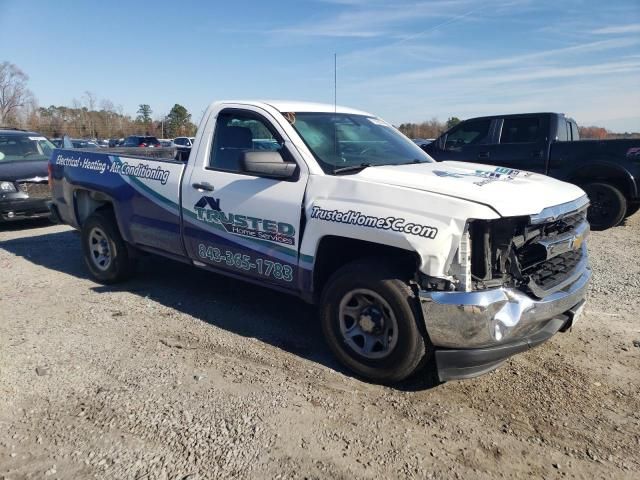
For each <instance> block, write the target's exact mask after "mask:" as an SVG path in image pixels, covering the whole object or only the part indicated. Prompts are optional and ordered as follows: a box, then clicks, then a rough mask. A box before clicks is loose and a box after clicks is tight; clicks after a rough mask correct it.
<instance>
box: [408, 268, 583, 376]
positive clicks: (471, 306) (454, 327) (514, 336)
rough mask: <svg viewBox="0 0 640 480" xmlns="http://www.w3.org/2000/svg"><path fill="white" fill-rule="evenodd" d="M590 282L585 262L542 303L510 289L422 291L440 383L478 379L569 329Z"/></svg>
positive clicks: (423, 308) (422, 303)
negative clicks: (441, 381)
mask: <svg viewBox="0 0 640 480" xmlns="http://www.w3.org/2000/svg"><path fill="white" fill-rule="evenodd" d="M590 278H591V269H590V267H589V265H588V263H587V262H585V263H584V264H583V265H581V266H580V268H579V269H577V271H576V274H575V276H574V278H573V279H572V282H571V283H570V284H568V285H565V286H564V287H563V288H562V289H561V290H559V291H557V292H555V293H552V294H550V295H548V296H546V297H544V298H542V299H536V298H534V297H531V296H529V295H527V294H525V293H524V292H522V291H520V290H517V289H513V288H495V289H488V290H479V291H474V292H439V291H438V292H432V291H421V292H420V302H421V307H422V312H423V317H424V320H425V323H426V327H427V332H428V334H429V337H430V339H431V342H432V343H433V345H434V346H435V347H436V363H437V364H438V373H439V375H440V379H441V380H443V381H444V380H450V379H456V378H470V377H475V376H477V375H481V374H483V373H486V372H488V371H490V370H493V369H494V368H496V367H498V366H499V365H500V363H502V362H503V361H504V360H506V359H507V358H508V357H510V356H511V355H513V354H515V353H518V352H520V351H523V350H527V349H528V348H531V347H533V346H535V345H538V344H540V343H542V342H544V341H546V340H548V339H549V338H551V337H552V336H553V335H554V334H555V333H557V332H558V331H559V330H563V329H565V328H568V326H567V325H570V324H571V322H572V320H573V317H574V315H575V314H576V313H577V310H578V309H580V308H581V307H582V305H583V304H584V297H585V295H586V291H587V287H588V284H589V280H590Z"/></svg>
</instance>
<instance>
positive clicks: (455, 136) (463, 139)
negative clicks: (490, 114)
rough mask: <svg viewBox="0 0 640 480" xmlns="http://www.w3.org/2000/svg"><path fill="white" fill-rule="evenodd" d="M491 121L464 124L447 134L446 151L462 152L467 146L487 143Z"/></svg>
mask: <svg viewBox="0 0 640 480" xmlns="http://www.w3.org/2000/svg"><path fill="white" fill-rule="evenodd" d="M490 126H491V119H481V120H471V121H468V122H463V123H461V124H460V125H458V126H457V127H456V128H454V129H453V130H451V132H449V133H448V134H447V141H446V143H445V149H446V150H454V151H455V150H460V149H461V148H462V147H464V146H466V145H480V144H483V143H486V140H487V137H488V136H489V127H490Z"/></svg>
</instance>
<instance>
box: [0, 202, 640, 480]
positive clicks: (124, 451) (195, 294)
mask: <svg viewBox="0 0 640 480" xmlns="http://www.w3.org/2000/svg"><path fill="white" fill-rule="evenodd" d="M590 250H591V255H592V263H593V267H594V273H595V275H594V281H593V284H592V287H591V292H590V300H589V304H588V307H587V311H586V316H585V317H583V319H582V321H581V323H579V324H578V325H577V326H576V327H575V328H574V329H573V331H572V332H571V333H566V334H560V335H558V336H556V337H555V338H553V339H552V340H551V341H550V342H548V343H547V344H545V345H543V346H541V347H539V348H537V349H535V350H532V351H530V352H528V353H527V354H524V355H519V356H517V357H515V358H514V359H513V360H511V361H509V362H507V363H505V364H504V365H503V366H502V367H501V368H500V369H499V370H498V371H496V372H494V373H491V374H489V375H486V376H483V377H480V378H477V379H474V380H468V381H464V382H451V383H447V384H443V385H438V386H433V385H432V383H430V381H429V380H428V379H427V378H420V379H416V380H413V381H411V382H408V383H406V384H404V385H401V386H399V387H397V388H388V387H381V386H377V385H371V384H367V383H364V382H362V381H359V380H357V379H355V378H353V377H352V376H350V375H349V374H348V372H345V371H344V370H343V369H341V368H340V367H339V366H338V365H337V364H336V363H335V362H334V360H333V359H332V358H331V356H330V354H329V351H328V349H327V347H326V346H325V345H324V343H323V340H322V338H321V332H320V329H319V326H318V325H317V323H316V322H315V317H314V310H313V309H312V308H311V307H309V306H307V305H305V304H304V303H302V302H300V301H298V300H295V299H293V298H289V297H287V296H284V295H280V294H275V293H273V292H271V291H268V290H263V289H258V288H254V287H251V286H249V285H247V284H243V283H241V282H236V281H232V280H229V279H226V278H223V277H219V276H216V275H212V274H207V273H205V272H202V271H199V270H196V269H193V268H189V267H187V266H183V265H178V264H174V263H172V262H169V261H166V260H162V259H159V258H152V257H149V258H147V259H145V260H144V261H143V262H142V264H141V266H140V273H139V275H138V276H137V277H136V279H134V280H132V281H130V282H128V283H126V284H124V285H122V286H119V287H117V288H110V287H104V286H100V285H98V284H96V283H95V282H93V281H92V280H90V279H89V278H88V276H87V272H86V270H85V268H84V265H83V263H82V259H81V254H80V244H79V238H78V235H77V234H76V233H75V232H73V231H72V230H71V229H69V228H68V227H65V226H50V225H48V224H46V223H44V224H43V223H35V224H29V225H23V226H17V225H12V226H8V227H7V226H4V227H0V362H1V363H0V479H2V478H4V479H16V478H45V477H46V478H50V479H53V478H74V479H78V478H93V477H97V478H116V479H120V478H122V479H125V478H126V479H129V478H130V479H143V478H145V479H155V478H168V479H186V478H189V479H196V478H198V479H202V478H219V477H239V478H348V479H351V478H376V479H377V478H402V477H409V478H414V477H415V478H497V477H504V478H518V477H520V478H529V477H532V476H533V477H539V478H559V477H566V478H638V475H639V472H640V320H639V318H638V317H639V311H640V263H639V261H638V258H640V214H638V215H636V216H635V218H632V219H631V220H630V221H629V222H628V224H627V225H626V226H622V227H618V228H615V229H613V230H610V231H608V232H605V233H594V234H592V237H591V240H590Z"/></svg>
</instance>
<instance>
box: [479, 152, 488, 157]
mask: <svg viewBox="0 0 640 480" xmlns="http://www.w3.org/2000/svg"><path fill="white" fill-rule="evenodd" d="M478 158H489V152H480V153H479V154H478Z"/></svg>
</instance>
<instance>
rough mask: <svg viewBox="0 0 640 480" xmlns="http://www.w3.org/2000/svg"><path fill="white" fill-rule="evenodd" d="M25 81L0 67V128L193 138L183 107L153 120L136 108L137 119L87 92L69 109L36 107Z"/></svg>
mask: <svg viewBox="0 0 640 480" xmlns="http://www.w3.org/2000/svg"><path fill="white" fill-rule="evenodd" d="M28 80H29V77H28V76H27V74H26V73H24V72H23V71H22V70H21V69H20V68H18V67H17V66H16V65H14V64H12V63H9V62H2V63H0V126H4V127H17V128H25V129H29V130H33V131H36V132H39V133H41V134H43V135H45V136H47V137H50V138H56V137H61V136H63V135H69V136H71V137H73V138H76V137H77V138H98V139H103V138H122V137H126V136H127V135H136V134H138V135H153V136H155V137H159V138H175V137H178V136H193V135H195V131H196V125H194V123H193V122H192V120H191V114H190V113H189V112H188V111H187V109H186V108H185V107H183V106H182V105H180V104H177V103H176V104H175V105H174V106H173V108H171V110H170V111H169V113H168V114H166V115H160V116H156V117H155V118H154V117H153V110H152V109H151V106H150V105H149V104H146V103H143V104H140V105H139V108H138V111H137V116H136V117H135V118H133V117H132V116H130V115H127V114H125V113H124V111H123V108H122V106H121V105H118V106H116V105H115V104H114V103H113V102H112V101H111V100H108V99H102V100H99V99H98V98H97V96H96V95H95V94H94V93H92V92H89V91H86V92H84V94H83V95H82V96H81V98H80V100H77V99H74V100H73V101H72V102H71V103H72V104H71V106H65V105H50V106H49V107H40V106H38V102H37V100H36V97H35V95H34V94H33V93H32V92H31V91H30V90H29V89H28V88H27V82H28Z"/></svg>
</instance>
